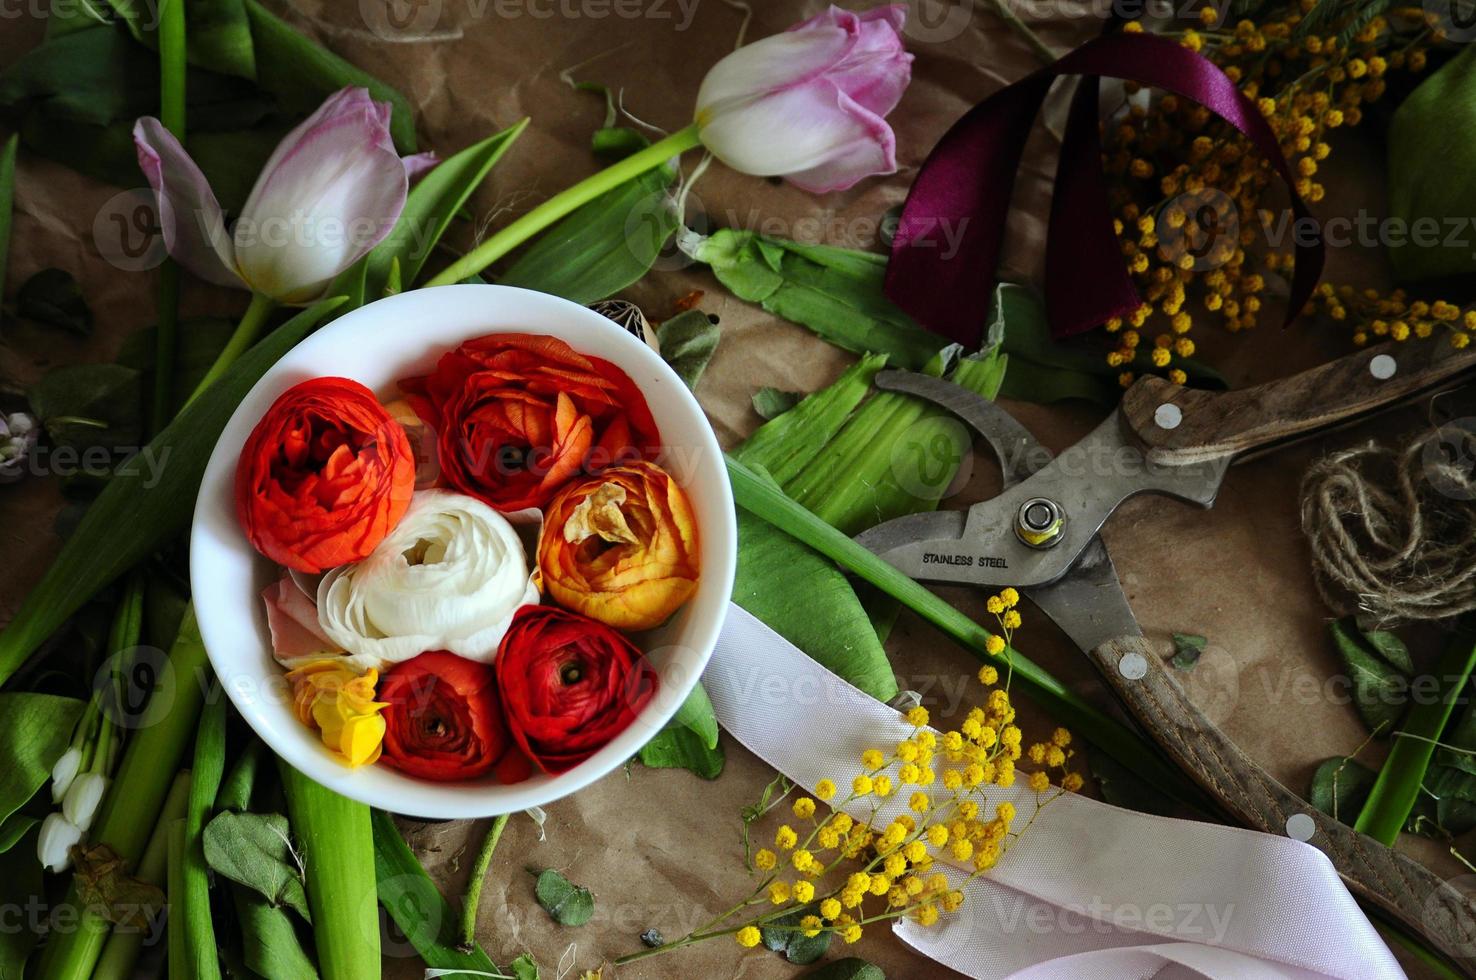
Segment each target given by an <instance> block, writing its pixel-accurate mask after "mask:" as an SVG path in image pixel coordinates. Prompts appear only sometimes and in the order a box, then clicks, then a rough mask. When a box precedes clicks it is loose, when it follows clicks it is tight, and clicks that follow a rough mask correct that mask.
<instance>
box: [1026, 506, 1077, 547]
mask: <svg viewBox="0 0 1476 980" xmlns="http://www.w3.org/2000/svg"><path fill="white" fill-rule="evenodd" d="M1063 524H1065V517H1064V516H1063V515H1062V514H1061V506H1060V505H1059V504H1057V503H1056V502H1055V501H1054V500H1048V499H1047V498H1045V497H1031V498H1030V499H1029V500H1027V501H1025V502H1024V503H1023V504H1021V505H1020V513H1019V514H1018V515H1016V517H1015V534H1016V536H1017V537H1019V539H1020V540H1021V541H1023V542H1025V543H1026V544H1028V545H1029V546H1030V547H1032V548H1049V547H1050V546H1051V545H1053V544H1055V543H1056V542H1057V541H1060V540H1061V527H1062V525H1063Z"/></svg>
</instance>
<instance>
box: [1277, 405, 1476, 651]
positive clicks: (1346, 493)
mask: <svg viewBox="0 0 1476 980" xmlns="http://www.w3.org/2000/svg"><path fill="white" fill-rule="evenodd" d="M1301 497H1302V530H1303V532H1304V533H1305V534H1306V535H1307V538H1308V540H1309V541H1310V542H1311V544H1312V558H1313V567H1314V569H1315V571H1316V573H1317V586H1318V590H1319V591H1320V592H1321V593H1322V597H1323V599H1324V600H1325V601H1326V602H1327V604H1328V605H1329V606H1330V607H1332V608H1333V609H1335V610H1338V611H1339V612H1341V613H1347V612H1350V611H1352V610H1350V609H1349V608H1348V605H1347V600H1346V595H1347V594H1349V593H1351V594H1352V595H1353V596H1355V597H1356V598H1357V608H1358V609H1360V610H1362V611H1363V612H1365V613H1367V614H1369V615H1371V616H1373V617H1375V618H1377V619H1378V620H1379V621H1381V622H1384V623H1397V622H1402V621H1406V620H1431V619H1445V618H1447V617H1450V616H1456V615H1459V614H1461V613H1464V612H1468V611H1470V610H1472V609H1476V424H1472V422H1471V420H1462V421H1461V422H1457V423H1451V424H1448V425H1445V426H1442V427H1440V428H1438V429H1433V430H1431V431H1429V432H1427V433H1425V434H1424V435H1422V436H1420V437H1419V438H1417V439H1415V440H1414V441H1413V442H1411V443H1410V444H1409V445H1408V446H1407V447H1405V448H1404V449H1403V450H1402V451H1401V450H1395V449H1390V448H1388V447H1386V446H1381V445H1378V444H1377V443H1374V442H1369V443H1367V444H1365V445H1362V446H1356V447H1354V448H1352V449H1345V450H1342V451H1340V452H1336V453H1332V454H1331V455H1329V456H1326V457H1324V458H1323V459H1321V460H1319V461H1318V462H1317V463H1314V464H1313V465H1312V467H1311V468H1310V469H1308V471H1307V473H1306V475H1305V476H1303V478H1302V489H1301Z"/></svg>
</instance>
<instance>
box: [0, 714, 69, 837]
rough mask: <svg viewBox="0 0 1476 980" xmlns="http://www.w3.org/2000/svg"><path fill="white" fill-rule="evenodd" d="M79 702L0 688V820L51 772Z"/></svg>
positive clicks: (10, 812) (47, 777) (25, 801)
mask: <svg viewBox="0 0 1476 980" xmlns="http://www.w3.org/2000/svg"><path fill="white" fill-rule="evenodd" d="M82 708H83V704H82V702H81V701H79V700H77V699H76V698H64V697H60V696H58V695H55V694H35V693H29V692H16V693H14V694H0V718H3V719H5V724H4V726H3V727H0V820H7V819H8V818H9V817H10V815H11V814H13V813H15V811H17V810H19V809H20V808H21V807H23V806H25V805H26V803H27V802H28V801H29V800H30V799H31V797H33V796H35V795H36V791H37V790H38V789H40V788H41V787H42V785H43V784H45V782H46V781H47V780H48V779H50V778H51V767H52V766H53V765H55V764H56V760H57V759H60V758H61V755H62V753H63V752H65V751H66V750H67V745H68V744H69V743H70V742H71V740H72V729H73V728H75V727H76V724H77V719H78V718H80V717H81V716H82Z"/></svg>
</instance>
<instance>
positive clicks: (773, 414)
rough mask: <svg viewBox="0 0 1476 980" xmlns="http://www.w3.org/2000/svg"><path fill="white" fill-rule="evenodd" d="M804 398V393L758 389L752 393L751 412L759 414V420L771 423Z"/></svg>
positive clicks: (767, 388)
mask: <svg viewBox="0 0 1476 980" xmlns="http://www.w3.org/2000/svg"><path fill="white" fill-rule="evenodd" d="M804 397H805V396H804V393H803V392H800V391H780V390H779V389H778V388H769V387H764V388H760V389H759V390H758V391H755V392H754V393H753V399H752V401H753V410H754V411H755V412H757V413H758V414H759V418H761V419H763V420H764V421H766V422H771V421H773V420H774V419H776V418H778V417H779V416H781V415H783V414H784V413H785V412H787V411H789V410H790V409H791V408H794V407H795V406H796V405H798V404H799V403H800V402H801V401H802V400H803V399H804Z"/></svg>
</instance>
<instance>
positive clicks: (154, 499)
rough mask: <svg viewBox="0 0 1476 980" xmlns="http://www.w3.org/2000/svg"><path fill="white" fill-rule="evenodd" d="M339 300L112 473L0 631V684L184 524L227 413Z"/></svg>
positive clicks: (210, 392) (238, 370) (268, 342)
mask: <svg viewBox="0 0 1476 980" xmlns="http://www.w3.org/2000/svg"><path fill="white" fill-rule="evenodd" d="M342 303H343V299H342V298H341V297H335V298H333V299H326V300H322V301H320V302H318V303H316V304H314V305H313V306H311V307H309V308H307V309H305V310H303V311H302V312H300V313H298V314H297V315H296V316H294V317H293V318H292V319H290V320H288V321H287V322H286V323H285V324H283V325H282V326H280V327H278V328H277V329H276V330H274V331H272V332H271V333H270V334H268V335H267V336H266V337H265V338H263V339H262V340H261V341H260V342H258V343H257V344H256V346H255V347H253V348H251V350H249V351H247V352H246V353H245V354H244V355H242V357H241V358H240V360H238V361H236V363H235V364H233V365H231V368H230V370H228V371H227V372H226V373H225V374H224V375H223V376H222V377H221V378H220V380H219V381H217V382H216V383H215V384H213V385H211V386H210V387H209V388H208V389H206V390H205V392H204V393H203V394H201V395H200V397H199V398H196V399H195V400H194V401H193V402H191V403H190V405H189V406H188V407H186V408H185V410H184V411H182V412H180V413H179V415H178V416H177V417H176V418H175V420H174V422H173V423H171V424H170V425H169V427H168V428H166V429H165V430H164V431H163V432H161V433H159V435H158V436H156V437H155V438H154V440H153V441H152V442H151V443H149V445H148V446H147V447H145V449H144V451H143V452H142V453H139V454H138V455H137V456H135V457H134V458H133V459H131V460H129V462H127V463H125V464H124V465H122V466H120V467H119V468H118V469H117V470H116V471H115V472H114V474H113V477H112V478H111V479H110V480H109V481H108V483H107V486H106V487H104V488H103V491H102V493H101V494H99V495H98V498H97V500H95V501H94V502H93V504H92V506H91V507H89V508H88V510H87V514H86V515H85V516H84V517H83V518H82V522H81V523H80V524H79V525H78V526H77V529H76V531H75V532H73V534H72V536H71V537H69V538H68V539H67V541H66V543H65V544H64V545H63V546H62V548H61V552H60V553H59V554H58V555H57V558H56V560H55V561H53V562H52V563H51V566H50V567H49V568H48V569H47V570H46V574H45V575H43V576H42V578H41V581H40V582H39V583H38V584H37V585H36V587H35V588H33V589H32V590H31V592H30V594H29V595H27V596H26V598H25V601H24V602H22V603H21V606H20V609H19V610H18V611H17V612H16V614H15V616H14V618H12V619H11V621H10V624H9V625H8V626H6V628H5V630H4V632H3V633H0V684H3V683H4V682H5V681H6V680H7V679H8V678H9V677H10V675H11V674H13V673H15V671H16V669H17V668H19V667H20V665H21V664H22V663H24V662H25V660H26V658H27V657H28V656H30V654H31V652H32V651H34V650H35V649H36V648H37V647H38V646H39V645H40V644H41V642H42V641H43V640H45V639H46V638H47V637H48V636H50V635H51V634H52V633H54V632H55V631H56V629H57V628H58V627H59V626H61V624H62V623H63V622H65V621H66V619H67V617H69V616H71V615H72V613H74V612H76V611H77V610H78V609H79V608H81V606H82V604H83V603H85V602H86V601H87V600H89V599H91V598H92V597H93V596H94V595H96V594H97V593H98V592H99V591H101V590H102V588H103V587H104V586H106V585H107V584H108V583H109V582H111V581H113V580H114V579H115V578H117V577H118V576H119V575H121V574H122V573H123V572H125V571H127V570H128V569H130V568H132V567H134V566H135V565H137V564H138V563H139V562H141V561H143V560H144V559H145V558H146V557H148V556H149V555H150V554H151V553H153V552H154V551H156V550H157V549H158V548H159V547H161V546H162V545H163V544H164V543H165V542H166V541H169V540H170V539H171V538H173V537H174V536H175V535H176V534H178V533H179V532H180V531H182V530H183V529H184V528H185V527H186V526H187V525H188V524H189V521H190V509H189V508H188V507H181V506H180V501H182V500H185V501H188V500H194V499H195V495H196V493H197V492H198V490H199V488H200V478H201V476H202V475H203V474H204V471H205V463H206V462H207V461H208V460H209V458H210V453H211V451H212V450H213V449H214V448H215V443H216V441H217V440H218V439H219V438H220V433H221V430H222V429H224V428H225V424H226V422H227V420H229V419H230V416H231V413H232V412H234V411H235V408H236V406H237V405H238V404H240V402H241V399H242V398H244V397H245V396H246V393H247V392H248V391H249V390H250V389H251V387H252V386H253V385H255V384H256V382H257V380H258V379H259V378H260V377H261V376H262V375H263V374H264V373H266V370H267V368H269V367H271V366H272V365H273V364H275V363H276V362H277V360H278V359H279V358H280V357H281V356H282V355H283V354H285V353H286V352H287V351H288V350H289V349H291V347H292V346H293V345H294V344H296V343H297V342H298V341H299V340H301V339H302V338H303V337H305V336H307V334H308V333H309V332H311V331H312V329H313V327H315V326H317V324H318V323H319V322H320V321H321V320H322V319H323V317H324V316H326V315H327V314H328V312H329V311H331V310H333V309H335V308H337V307H338V306H340V305H342Z"/></svg>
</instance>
